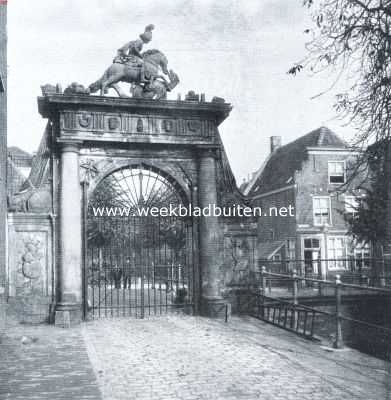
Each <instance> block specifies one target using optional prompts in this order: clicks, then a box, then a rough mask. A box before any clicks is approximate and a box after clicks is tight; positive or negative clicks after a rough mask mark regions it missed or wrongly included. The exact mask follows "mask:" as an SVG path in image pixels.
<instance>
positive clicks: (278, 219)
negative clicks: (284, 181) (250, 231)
mask: <svg viewBox="0 0 391 400" xmlns="http://www.w3.org/2000/svg"><path fill="white" fill-rule="evenodd" d="M289 205H292V207H294V208H295V209H296V204H295V192H294V188H291V189H288V190H285V191H283V192H279V193H274V194H271V195H269V196H265V197H262V198H258V199H254V200H253V201H252V206H253V207H261V209H262V214H264V213H266V214H269V209H270V208H271V207H276V208H277V209H278V210H279V209H280V208H281V207H288V206H289ZM294 213H295V210H294ZM257 222H258V240H259V242H265V241H274V240H283V239H288V238H289V237H292V236H295V234H296V218H295V217H290V216H274V214H272V215H266V216H265V215H263V216H262V217H258V221H257Z"/></svg>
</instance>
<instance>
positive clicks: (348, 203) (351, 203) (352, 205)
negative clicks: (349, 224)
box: [345, 196, 360, 216]
mask: <svg viewBox="0 0 391 400" xmlns="http://www.w3.org/2000/svg"><path fill="white" fill-rule="evenodd" d="M359 204H360V203H359V200H358V198H357V197H356V196H345V211H346V212H347V213H348V214H352V215H353V216H354V214H356V213H357V211H358V207H359Z"/></svg>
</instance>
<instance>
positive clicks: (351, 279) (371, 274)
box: [258, 257, 391, 286]
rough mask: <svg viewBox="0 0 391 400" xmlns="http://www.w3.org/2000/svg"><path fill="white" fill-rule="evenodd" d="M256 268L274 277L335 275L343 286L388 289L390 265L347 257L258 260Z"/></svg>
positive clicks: (380, 261) (381, 260)
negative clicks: (346, 284) (294, 272)
mask: <svg viewBox="0 0 391 400" xmlns="http://www.w3.org/2000/svg"><path fill="white" fill-rule="evenodd" d="M258 265H259V268H260V267H262V266H264V267H266V270H267V271H268V272H273V273H277V274H285V275H286V274H288V273H290V272H292V271H293V270H296V271H297V272H298V273H299V274H300V275H304V276H305V277H306V278H314V279H321V280H333V279H334V278H335V276H336V275H339V276H340V279H341V282H343V283H357V284H360V285H371V286H389V285H390V286H391V265H390V266H388V265H387V263H386V261H385V259H384V258H373V257H371V258H369V257H364V258H363V257H348V258H324V259H322V258H320V259H317V260H304V259H286V260H278V261H277V260H262V259H260V260H258ZM389 267H390V268H389ZM388 270H389V271H388Z"/></svg>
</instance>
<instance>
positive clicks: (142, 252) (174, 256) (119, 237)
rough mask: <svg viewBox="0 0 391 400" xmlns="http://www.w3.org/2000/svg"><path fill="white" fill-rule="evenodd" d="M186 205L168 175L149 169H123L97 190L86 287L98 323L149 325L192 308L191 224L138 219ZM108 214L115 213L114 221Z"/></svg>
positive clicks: (168, 218) (157, 217) (90, 227)
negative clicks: (149, 318)
mask: <svg viewBox="0 0 391 400" xmlns="http://www.w3.org/2000/svg"><path fill="white" fill-rule="evenodd" d="M185 202H186V195H185V193H184V191H183V190H182V188H181V187H180V186H179V185H178V183H177V182H176V181H175V180H174V179H173V178H172V177H171V176H170V175H168V174H164V173H162V172H161V171H159V170H157V169H154V168H153V167H149V166H146V165H133V166H130V167H128V168H122V169H119V170H117V171H115V172H114V173H112V174H110V175H108V176H107V177H105V178H104V179H103V180H102V181H101V182H100V183H99V184H98V186H97V187H96V189H95V191H94V193H93V195H92V197H91V199H90V202H89V209H88V214H87V215H88V217H87V224H86V229H87V235H86V242H87V260H86V272H87V273H86V277H85V280H86V286H87V290H86V292H87V297H88V304H89V306H90V308H91V311H92V313H91V314H92V315H93V316H98V317H101V316H116V315H121V316H126V315H129V316H139V317H140V316H141V317H143V316H144V315H145V314H162V313H165V312H167V311H169V310H171V309H173V308H174V309H177V308H187V307H188V306H189V305H191V304H192V303H191V301H192V285H193V277H192V275H193V268H192V259H193V256H192V248H193V244H192V224H191V220H190V219H189V218H186V219H185V218H180V217H177V216H161V215H155V216H153V215H151V214H142V213H141V214H140V212H139V211H140V210H141V209H145V210H148V209H151V208H152V207H156V208H160V209H161V208H162V207H165V208H166V210H167V209H169V208H170V205H171V206H173V207H177V206H178V205H179V204H184V203H185ZM93 208H95V209H96V208H100V209H101V210H103V211H104V212H103V214H96V213H93V212H92V211H93ZM110 209H117V211H116V212H115V213H111V214H108V212H107V211H108V210H110ZM118 210H127V212H125V213H124V212H122V213H121V212H120V213H119V212H118Z"/></svg>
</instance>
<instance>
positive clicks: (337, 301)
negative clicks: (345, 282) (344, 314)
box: [333, 275, 343, 349]
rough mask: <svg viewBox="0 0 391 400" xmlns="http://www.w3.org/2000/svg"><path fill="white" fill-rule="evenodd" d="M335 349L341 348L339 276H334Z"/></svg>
mask: <svg viewBox="0 0 391 400" xmlns="http://www.w3.org/2000/svg"><path fill="white" fill-rule="evenodd" d="M333 347H334V348H335V349H342V348H343V337H342V326H341V277H340V275H336V276H335V341H334V344H333Z"/></svg>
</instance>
